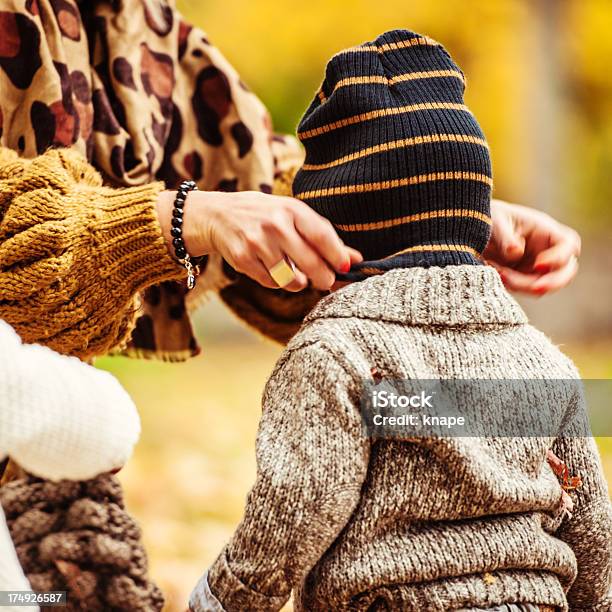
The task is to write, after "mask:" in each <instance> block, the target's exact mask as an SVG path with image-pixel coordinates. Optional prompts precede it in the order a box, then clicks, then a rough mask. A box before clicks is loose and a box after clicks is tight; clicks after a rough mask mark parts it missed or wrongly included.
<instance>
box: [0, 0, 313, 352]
mask: <svg viewBox="0 0 612 612" xmlns="http://www.w3.org/2000/svg"><path fill="white" fill-rule="evenodd" d="M0 33H1V35H0V91H1V92H2V96H1V98H0V144H1V145H2V146H6V147H9V148H11V149H13V150H15V151H17V152H18V153H19V154H20V155H22V156H25V157H34V156H36V155H38V154H40V153H42V152H43V151H45V150H46V149H47V148H48V147H72V148H74V149H76V150H78V151H79V152H80V153H82V154H83V155H85V156H86V157H87V159H88V160H89V161H90V162H91V163H92V164H93V165H94V166H95V167H96V168H97V169H98V170H99V171H100V172H101V173H102V175H103V176H104V177H105V180H106V181H107V182H108V183H109V184H112V185H115V186H133V185H142V184H145V183H148V182H150V181H153V180H163V181H165V183H166V185H167V186H168V187H169V188H173V187H176V186H177V185H178V184H179V183H180V181H182V180H183V179H186V178H193V179H194V180H196V181H197V184H198V187H199V188H200V189H202V190H221V191H242V190H258V191H262V192H271V191H272V189H273V183H274V179H275V176H278V175H279V174H282V172H283V171H285V170H286V169H287V167H289V166H291V165H293V166H296V165H299V163H300V159H301V152H300V150H299V147H298V146H297V145H296V144H295V141H293V139H290V138H284V137H280V136H275V135H274V134H273V133H272V128H271V122H270V119H269V116H268V113H267V112H266V109H265V108H264V106H263V105H262V104H261V102H260V101H259V100H258V98H257V97H256V96H255V95H254V94H253V93H252V92H250V91H249V89H248V88H247V86H246V85H245V84H244V83H243V82H242V81H241V79H240V77H239V75H238V74H237V73H236V71H235V70H234V69H233V68H232V67H231V66H230V64H229V63H228V62H227V61H226V59H225V58H224V57H223V55H222V54H221V53H220V52H219V51H218V49H216V48H215V47H214V46H213V45H211V43H210V42H209V40H208V38H207V36H206V35H205V34H204V32H202V31H201V30H199V29H197V28H194V27H192V26H191V25H189V24H187V23H186V22H185V21H184V20H183V19H182V17H181V15H180V14H179V13H178V12H177V11H176V10H175V8H174V6H173V3H171V2H169V1H168V0H119V1H114V2H110V1H93V0H84V1H83V2H75V1H74V0H0ZM224 270H226V268H224V266H223V265H222V262H221V260H220V258H219V257H211V258H210V259H209V260H208V262H207V265H206V269H205V271H204V273H203V275H202V276H201V277H200V279H199V281H198V286H197V290H196V291H194V292H191V293H190V295H189V304H188V306H189V307H194V306H196V305H197V304H199V303H200V301H201V299H202V297H203V296H204V295H205V294H206V293H207V292H208V291H210V290H218V291H219V290H221V289H223V288H224V287H227V286H228V285H229V284H231V282H232V281H231V280H230V278H229V276H228V274H227V273H226V272H224ZM192 294H193V295H192ZM185 302H186V295H185V290H184V288H183V287H182V286H181V285H179V284H176V283H164V284H163V285H161V286H157V287H152V288H151V289H149V290H148V291H147V292H146V293H145V295H144V300H143V304H142V316H140V318H139V320H138V322H137V324H136V328H135V330H134V334H133V336H132V341H131V346H130V347H129V348H128V353H130V354H135V355H138V356H141V357H150V356H157V357H161V358H164V359H168V360H180V359H184V358H186V357H189V356H191V355H194V354H197V352H198V351H199V349H198V346H197V343H196V341H195V339H194V336H193V333H192V328H191V324H190V321H189V317H188V314H187V310H188V309H190V308H187V309H186V307H185Z"/></svg>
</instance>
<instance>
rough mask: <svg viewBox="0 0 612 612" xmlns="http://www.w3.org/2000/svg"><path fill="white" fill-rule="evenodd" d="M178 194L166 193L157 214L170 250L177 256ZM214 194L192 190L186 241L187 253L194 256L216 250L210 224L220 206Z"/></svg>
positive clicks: (186, 212)
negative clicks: (174, 219)
mask: <svg viewBox="0 0 612 612" xmlns="http://www.w3.org/2000/svg"><path fill="white" fill-rule="evenodd" d="M176 195H177V192H176V191H162V192H161V193H160V194H159V198H158V200H157V214H158V217H159V223H160V226H161V229H162V234H163V237H164V241H165V243H166V247H167V249H168V251H169V252H170V254H171V255H172V257H174V247H173V244H172V241H173V236H172V234H171V230H172V211H173V208H174V201H175V199H176ZM218 195H219V194H216V193H214V192H201V191H191V192H189V193H188V195H187V199H186V201H185V204H184V214H183V225H182V232H183V233H182V238H183V241H184V243H185V248H186V249H187V253H189V255H190V256H191V257H201V256H202V255H210V254H211V253H213V252H214V251H215V248H214V246H213V244H212V240H211V231H210V221H211V219H212V217H213V216H214V211H215V209H216V207H217V204H218V202H217V199H218V198H217V197H216V196H218Z"/></svg>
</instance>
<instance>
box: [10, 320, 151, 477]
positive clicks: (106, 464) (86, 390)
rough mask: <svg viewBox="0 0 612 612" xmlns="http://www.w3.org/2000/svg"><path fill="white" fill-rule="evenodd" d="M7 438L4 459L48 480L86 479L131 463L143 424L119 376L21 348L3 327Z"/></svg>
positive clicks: (40, 349) (44, 351)
mask: <svg viewBox="0 0 612 612" xmlns="http://www.w3.org/2000/svg"><path fill="white" fill-rule="evenodd" d="M0 432H1V434H0V459H2V458H4V457H5V456H7V455H8V456H10V457H11V458H12V459H14V460H15V461H16V462H17V463H18V464H19V465H20V466H21V467H22V468H23V469H25V470H26V471H27V472H30V473H31V474H34V475H35V476H39V477H41V478H46V479H49V480H61V479H64V478H67V479H72V480H85V479H89V478H93V477H94V476H96V475H97V474H100V473H102V472H107V471H110V470H113V469H116V468H119V467H121V466H122V465H123V464H124V463H125V462H126V461H127V459H128V458H129V456H130V455H131V453H132V449H133V447H134V445H135V444H136V442H137V440H138V437H139V435H140V419H139V417H138V413H137V411H136V408H135V406H134V403H133V402H132V400H131V399H130V397H129V395H128V394H127V393H126V391H125V390H124V389H123V387H121V385H120V384H119V383H118V382H117V380H116V379H115V378H114V377H113V376H111V375H110V374H108V373H107V372H103V371H100V370H96V369H95V368H93V367H92V366H89V365H87V364H85V363H83V362H82V361H79V360H78V359H76V358H74V357H66V356H63V355H58V354H57V353H54V352H53V351H51V350H50V349H48V348H46V347H42V346H37V345H26V344H22V343H21V340H20V339H19V337H18V336H17V334H16V333H15V332H14V331H13V330H12V328H11V327H10V326H9V325H7V324H6V323H4V322H3V321H0Z"/></svg>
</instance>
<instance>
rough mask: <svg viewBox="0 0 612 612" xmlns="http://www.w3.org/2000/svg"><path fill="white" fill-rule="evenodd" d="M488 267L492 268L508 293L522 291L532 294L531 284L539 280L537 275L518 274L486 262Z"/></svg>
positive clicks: (504, 267) (516, 271)
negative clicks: (497, 273)
mask: <svg viewBox="0 0 612 612" xmlns="http://www.w3.org/2000/svg"><path fill="white" fill-rule="evenodd" d="M487 263H488V264H489V265H491V266H492V267H494V268H495V269H496V270H497V271H498V272H499V276H500V277H501V279H502V281H503V283H504V285H505V287H506V289H509V290H510V291H522V292H525V293H532V287H533V284H534V283H535V282H536V281H537V280H538V279H539V278H540V276H539V275H538V274H529V273H526V272H520V271H519V270H514V269H513V268H508V267H507V266H500V265H499V264H497V263H495V262H494V261H487Z"/></svg>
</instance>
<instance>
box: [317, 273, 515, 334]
mask: <svg viewBox="0 0 612 612" xmlns="http://www.w3.org/2000/svg"><path fill="white" fill-rule="evenodd" d="M347 317H357V318H361V319H375V320H384V321H391V322H395V323H406V324H410V325H423V326H430V325H440V326H445V327H466V326H471V327H479V326H486V325H520V324H523V323H527V317H526V315H525V313H524V312H523V310H522V308H521V307H520V306H519V305H518V304H517V302H516V301H515V300H514V298H512V297H511V296H510V294H509V293H508V292H507V291H506V289H505V288H504V285H503V283H502V281H501V278H500V277H499V274H498V273H497V271H496V270H495V269H494V268H492V267H490V266H469V265H466V266H447V267H445V268H438V267H431V268H407V269H398V270H391V271H389V272H387V273H385V274H382V275H380V276H373V277H370V278H368V279H366V280H364V281H361V282H357V283H353V284H351V285H347V286H346V287H344V288H342V289H340V290H338V291H336V292H334V293H332V294H330V295H328V296H326V297H325V298H324V299H322V300H321V301H320V302H319V303H318V304H317V305H316V306H315V307H314V308H313V310H312V311H311V313H310V314H309V315H308V317H306V321H313V320H315V319H322V318H347Z"/></svg>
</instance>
